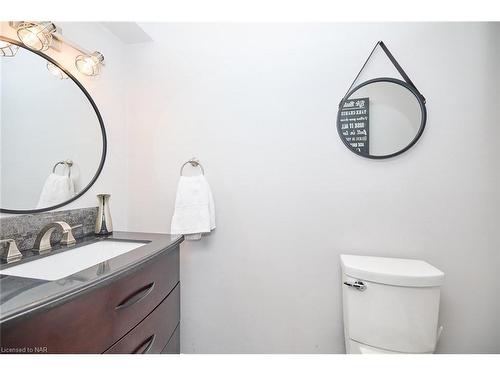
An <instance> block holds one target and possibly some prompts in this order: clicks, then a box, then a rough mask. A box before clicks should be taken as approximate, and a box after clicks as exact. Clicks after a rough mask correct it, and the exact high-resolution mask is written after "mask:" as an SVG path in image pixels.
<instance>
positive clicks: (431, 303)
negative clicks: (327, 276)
mask: <svg viewBox="0 0 500 375" xmlns="http://www.w3.org/2000/svg"><path fill="white" fill-rule="evenodd" d="M340 260H341V264H342V300H343V311H344V335H345V344H346V351H347V353H348V354H350V353H353V354H354V353H358V354H365V353H366V354H368V353H395V354H401V353H433V352H434V350H435V347H436V343H437V341H438V339H439V336H440V335H441V331H442V327H439V328H438V315H439V296H440V286H441V285H442V284H443V282H444V273H443V272H442V271H440V270H438V269H437V268H435V267H433V266H431V265H430V264H429V263H426V262H424V261H421V260H414V259H399V258H381V257H369V256H358V255H341V256H340Z"/></svg>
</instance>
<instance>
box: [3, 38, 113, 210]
mask: <svg viewBox="0 0 500 375" xmlns="http://www.w3.org/2000/svg"><path fill="white" fill-rule="evenodd" d="M0 40H2V41H4V42H8V43H12V44H15V45H17V46H19V49H18V51H17V53H16V54H15V55H14V56H9V57H5V56H4V57H0V116H1V140H0V141H1V155H0V156H1V159H0V160H1V162H0V165H1V170H0V173H1V181H0V206H1V208H0V212H5V213H35V212H42V211H48V210H52V209H55V208H59V207H62V206H64V205H66V204H68V203H70V202H72V201H74V200H75V199H77V198H79V197H80V196H82V195H83V194H84V193H85V192H86V191H87V190H88V189H89V188H90V187H91V186H92V185H93V184H94V182H95V181H96V180H97V178H98V177H99V174H100V173H101V171H102V168H103V166H104V161H105V158H106V131H105V128H104V123H103V120H102V117H101V115H100V113H99V110H98V108H97V106H96V104H95V103H94V101H93V100H92V97H91V96H90V94H89V93H88V92H87V90H86V89H85V88H84V87H83V85H82V84H81V83H80V82H79V81H78V80H77V79H76V78H75V77H74V76H73V75H71V73H69V72H68V71H67V70H65V69H64V68H63V67H62V66H61V65H59V64H58V63H57V62H56V61H54V60H53V59H51V58H50V57H48V56H45V55H44V54H42V53H40V52H37V51H32V50H30V49H26V48H24V47H23V45H22V44H20V43H19V42H17V41H15V40H11V39H8V38H4V37H0Z"/></svg>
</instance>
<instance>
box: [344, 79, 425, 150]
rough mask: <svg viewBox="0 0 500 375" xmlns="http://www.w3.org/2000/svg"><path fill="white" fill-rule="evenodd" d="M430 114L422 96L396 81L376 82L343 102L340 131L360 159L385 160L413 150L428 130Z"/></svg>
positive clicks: (367, 85)
mask: <svg viewBox="0 0 500 375" xmlns="http://www.w3.org/2000/svg"><path fill="white" fill-rule="evenodd" d="M426 120H427V111H426V108H425V103H424V100H423V98H422V96H421V95H420V94H419V92H418V91H417V90H416V89H415V88H414V87H413V86H411V85H409V84H408V83H406V82H404V81H401V80H398V79H395V78H386V77H384V78H375V79H371V80H369V81H366V82H363V83H361V84H359V85H358V86H356V87H355V88H354V89H352V90H350V91H349V92H348V93H347V95H346V96H345V97H344V98H343V99H342V101H341V103H340V106H339V111H338V115H337V131H338V133H339V136H340V138H341V139H342V142H343V143H344V144H345V146H346V147H347V148H348V149H349V150H351V151H352V152H354V153H355V154H357V155H360V156H363V157H366V158H371V159H385V158H390V157H393V156H396V155H399V154H401V153H403V152H405V151H406V150H408V149H409V148H411V147H412V146H413V145H414V144H415V143H416V142H417V141H418V139H419V138H420V136H421V135H422V132H423V131H424V128H425V123H426Z"/></svg>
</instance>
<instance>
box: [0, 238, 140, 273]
mask: <svg viewBox="0 0 500 375" xmlns="http://www.w3.org/2000/svg"><path fill="white" fill-rule="evenodd" d="M146 243H147V242H129V241H113V240H104V241H99V242H95V243H92V244H89V245H85V246H81V247H77V248H74V249H71V250H68V251H65V252H63V253H59V254H54V255H50V256H46V257H43V258H40V259H37V260H33V261H31V262H27V263H24V264H19V265H17V266H13V267H10V268H7V269H4V270H0V274H2V275H11V276H20V277H29V278H32V279H41V280H59V279H62V278H63V277H66V276H69V275H72V274H74V273H76V272H78V271H81V270H84V269H86V268H89V267H92V266H94V265H96V264H99V263H101V262H104V261H106V260H108V259H111V258H114V257H117V256H118V255H121V254H125V253H127V252H129V251H131V250H134V249H137V248H138V247H140V246H142V245H144V244H146Z"/></svg>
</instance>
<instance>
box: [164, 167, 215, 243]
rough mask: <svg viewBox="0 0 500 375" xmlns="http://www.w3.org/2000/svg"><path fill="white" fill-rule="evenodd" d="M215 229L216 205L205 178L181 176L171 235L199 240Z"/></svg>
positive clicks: (201, 176)
mask: <svg viewBox="0 0 500 375" xmlns="http://www.w3.org/2000/svg"><path fill="white" fill-rule="evenodd" d="M213 229H215V205H214V199H213V196H212V191H211V190H210V186H209V185H208V182H207V180H206V179H205V176H203V175H200V176H189V177H188V176H181V178H180V179H179V184H178V186H177V196H176V199H175V211H174V216H173V217H172V224H171V228H170V233H172V234H183V235H186V236H185V238H186V240H199V239H200V238H201V234H202V233H209V232H210V231H211V230H213Z"/></svg>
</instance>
